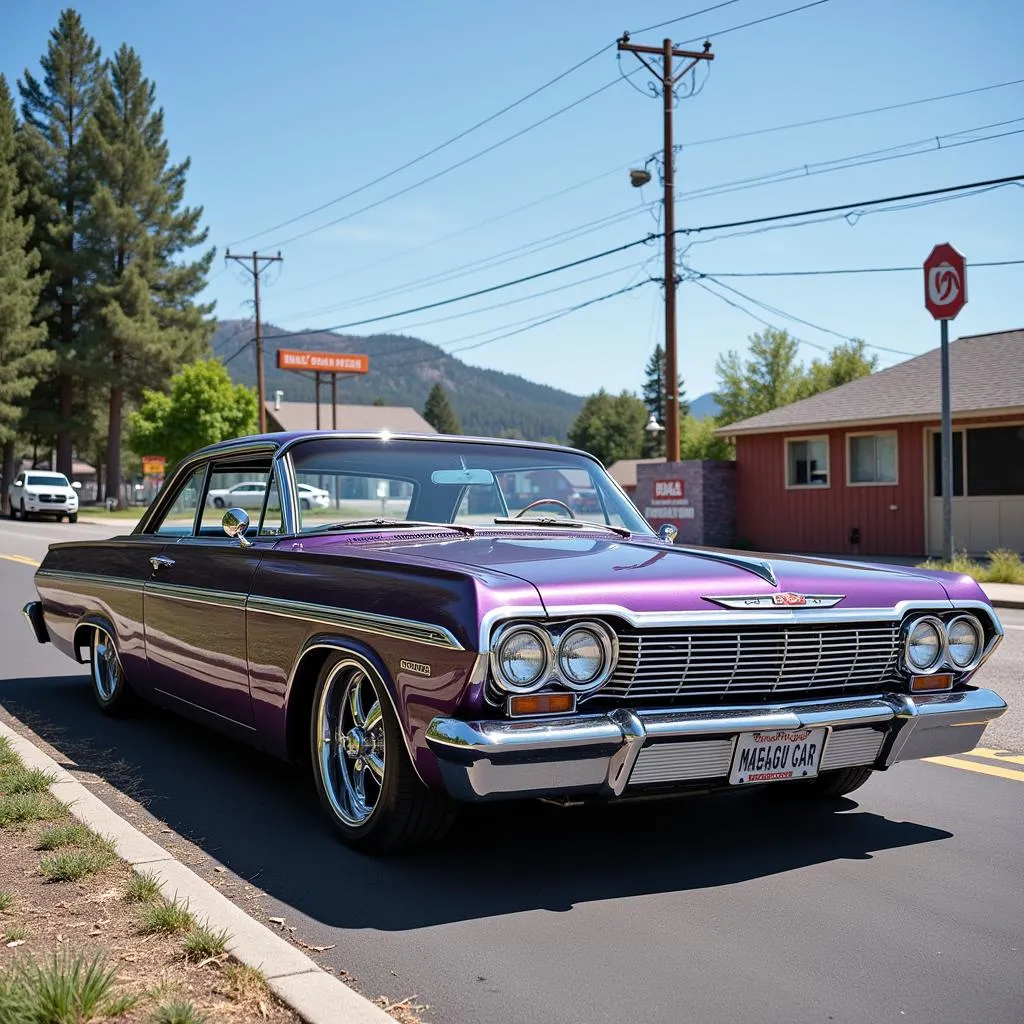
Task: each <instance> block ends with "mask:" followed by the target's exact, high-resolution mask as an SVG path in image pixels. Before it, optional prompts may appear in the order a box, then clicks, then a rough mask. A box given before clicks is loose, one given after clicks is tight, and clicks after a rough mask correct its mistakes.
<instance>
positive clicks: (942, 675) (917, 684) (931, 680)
mask: <svg viewBox="0 0 1024 1024" xmlns="http://www.w3.org/2000/svg"><path fill="white" fill-rule="evenodd" d="M952 688H953V676H952V675H951V674H950V673H949V672H938V673H936V674H935V675H931V676H913V677H912V678H911V680H910V692H911V693H927V692H928V691H929V690H951V689H952Z"/></svg>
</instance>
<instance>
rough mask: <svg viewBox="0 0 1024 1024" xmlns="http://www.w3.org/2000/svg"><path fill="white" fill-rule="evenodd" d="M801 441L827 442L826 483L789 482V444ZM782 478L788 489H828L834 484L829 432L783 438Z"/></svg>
mask: <svg viewBox="0 0 1024 1024" xmlns="http://www.w3.org/2000/svg"><path fill="white" fill-rule="evenodd" d="M800 441H824V442H825V477H826V480H825V483H823V484H791V483H790V482H789V446H790V445H791V444H793V443H797V442H800ZM782 471H783V474H784V475H783V477H782V479H783V480H784V481H785V483H786V490H787V491H827V490H828V489H829V488H830V487H831V486H832V439H831V438H830V437H829V435H828V434H807V435H800V436H797V437H784V438H783V439H782Z"/></svg>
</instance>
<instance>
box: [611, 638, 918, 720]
mask: <svg viewBox="0 0 1024 1024" xmlns="http://www.w3.org/2000/svg"><path fill="white" fill-rule="evenodd" d="M899 636H900V627H899V623H896V622H863V623H850V624H847V623H835V624H815V625H806V626H803V625H793V624H790V625H781V624H780V625H778V626H750V627H747V628H745V629H742V630H737V629H695V630H686V631H660V630H659V631H657V632H654V631H651V632H645V633H625V634H620V635H619V660H618V664H617V666H616V669H615V672H614V673H613V675H612V677H611V679H610V680H609V681H608V683H607V684H606V685H605V686H603V687H602V688H601V690H600V691H599V694H598V696H600V697H605V698H616V699H619V700H644V701H646V700H659V701H664V700H686V699H687V698H690V697H704V698H707V697H715V698H725V697H728V698H730V699H732V698H753V699H761V700H764V699H767V698H771V697H774V696H781V695H783V694H786V695H792V694H803V695H807V694H810V695H814V694H819V693H820V694H821V695H822V696H834V695H837V694H842V693H844V692H859V691H863V690H865V689H868V688H872V687H878V686H882V685H885V684H887V683H891V682H895V681H896V680H897V678H898V663H899Z"/></svg>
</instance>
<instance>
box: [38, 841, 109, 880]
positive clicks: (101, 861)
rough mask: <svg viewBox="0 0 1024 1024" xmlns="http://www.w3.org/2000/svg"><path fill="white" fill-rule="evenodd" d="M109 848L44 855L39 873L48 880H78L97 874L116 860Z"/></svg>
mask: <svg viewBox="0 0 1024 1024" xmlns="http://www.w3.org/2000/svg"><path fill="white" fill-rule="evenodd" d="M115 859H116V858H115V857H114V854H113V853H111V851H110V850H109V849H108V848H105V847H102V846H98V847H96V848H95V849H87V850H68V851H65V852H62V853H55V854H54V855H53V856H52V857H44V858H43V859H42V860H41V861H40V862H39V873H40V874H41V875H42V876H43V878H45V879H46V880H47V881H48V882H77V881H78V880H79V879H80V878H85V876H86V875H95V874H97V873H98V872H100V871H103V870H104V869H105V868H109V867H110V865H111V864H113V863H114V861H115Z"/></svg>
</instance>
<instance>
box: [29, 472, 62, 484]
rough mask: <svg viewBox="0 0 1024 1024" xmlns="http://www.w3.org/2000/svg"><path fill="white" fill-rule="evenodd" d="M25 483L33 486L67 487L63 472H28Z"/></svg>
mask: <svg viewBox="0 0 1024 1024" xmlns="http://www.w3.org/2000/svg"><path fill="white" fill-rule="evenodd" d="M25 483H27V484H31V485H32V486H34V487H69V486H70V484H68V478H67V477H66V476H65V475H64V474H63V473H29V475H28V478H27V479H26V481H25Z"/></svg>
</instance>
